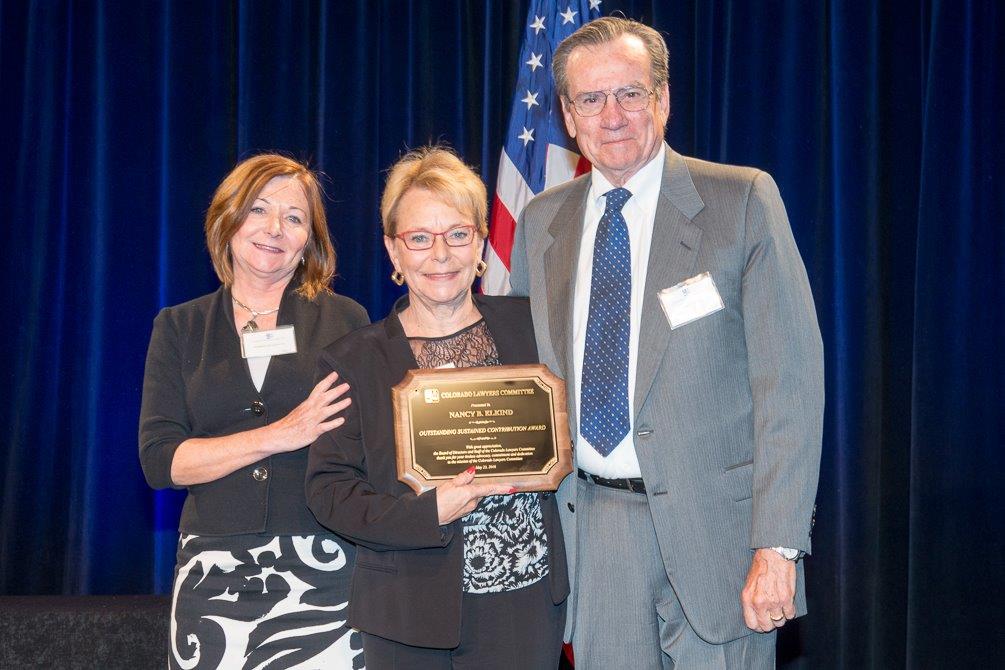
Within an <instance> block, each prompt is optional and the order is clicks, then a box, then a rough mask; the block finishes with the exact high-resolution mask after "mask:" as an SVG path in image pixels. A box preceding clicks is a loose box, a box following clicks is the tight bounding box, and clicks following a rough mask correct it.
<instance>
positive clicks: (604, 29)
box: [551, 16, 670, 99]
mask: <svg viewBox="0 0 1005 670" xmlns="http://www.w3.org/2000/svg"><path fill="white" fill-rule="evenodd" d="M622 35H634V36H635V37H638V38H639V39H640V40H642V43H643V44H644V45H645V47H646V51H648V52H649V71H650V75H651V77H652V80H653V88H654V89H656V95H657V96H659V95H660V93H661V91H662V90H663V86H664V85H669V83H670V53H669V50H668V49H667V43H666V40H664V39H663V36H662V35H660V34H659V33H658V32H657V31H656V30H653V29H652V28H650V27H649V26H647V25H646V24H644V23H639V22H638V21H633V20H631V19H625V18H621V17H620V16H602V17H600V18H599V19H594V20H593V21H590V22H589V23H584V24H583V25H581V26H580V27H579V29H578V30H576V32H574V33H572V34H571V35H569V36H568V37H566V38H565V39H564V40H562V41H561V42H560V43H559V45H558V48H557V49H555V54H554V55H553V56H552V58H551V73H552V76H554V77H555V88H556V90H557V91H558V94H559V95H561V96H564V97H565V98H567V99H568V97H569V79H568V77H567V76H566V73H565V67H566V65H567V64H568V62H569V55H570V54H571V53H572V51H573V49H577V48H579V47H587V48H589V47H598V46H600V45H602V44H608V43H610V42H613V41H614V40H616V39H618V38H619V37H621V36H622Z"/></svg>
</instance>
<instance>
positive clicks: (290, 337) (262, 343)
mask: <svg viewBox="0 0 1005 670" xmlns="http://www.w3.org/2000/svg"><path fill="white" fill-rule="evenodd" d="M295 353H297V338H296V335H295V333H294V332H293V326H292V325H290V326H279V327H278V328H273V329H272V330H255V331H252V332H250V333H241V356H243V357H244V358H258V357H259V356H281V355H282V354H295Z"/></svg>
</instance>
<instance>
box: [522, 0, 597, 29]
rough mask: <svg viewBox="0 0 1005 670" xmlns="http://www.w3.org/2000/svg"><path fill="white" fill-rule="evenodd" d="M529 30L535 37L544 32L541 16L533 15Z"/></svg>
mask: <svg viewBox="0 0 1005 670" xmlns="http://www.w3.org/2000/svg"><path fill="white" fill-rule="evenodd" d="M598 4H599V3H598ZM530 29H531V30H533V31H534V34H535V35H537V34H538V33H540V32H541V31H542V30H545V27H544V17H543V16H538V15H536V14H535V15H534V23H532V24H530Z"/></svg>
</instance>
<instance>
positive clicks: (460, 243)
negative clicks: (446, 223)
mask: <svg viewBox="0 0 1005 670" xmlns="http://www.w3.org/2000/svg"><path fill="white" fill-rule="evenodd" d="M440 236H442V237H443V241H444V242H446V243H447V246H448V247H466V246H467V245H469V244H471V240H473V239H475V227H474V226H456V227H454V228H451V229H450V230H448V231H446V232H443V233H433V232H430V231H428V230H419V229H416V230H406V231H404V232H401V233H398V234H396V235H395V237H397V238H398V239H399V240H401V241H402V242H404V243H405V246H406V247H408V248H409V249H411V250H412V251H425V250H426V249H432V248H433V243H434V242H435V241H436V238H437V237H440Z"/></svg>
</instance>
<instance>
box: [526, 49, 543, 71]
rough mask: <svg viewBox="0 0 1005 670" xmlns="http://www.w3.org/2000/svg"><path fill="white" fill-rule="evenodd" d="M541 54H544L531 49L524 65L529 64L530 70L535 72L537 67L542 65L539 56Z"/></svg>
mask: <svg viewBox="0 0 1005 670" xmlns="http://www.w3.org/2000/svg"><path fill="white" fill-rule="evenodd" d="M543 55H544V54H536V53H534V52H533V51H531V52H530V60H529V61H527V62H526V63H525V65H529V66H530V71H531V72H536V71H537V68H539V67H544V66H543V65H541V57H542V56H543Z"/></svg>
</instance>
